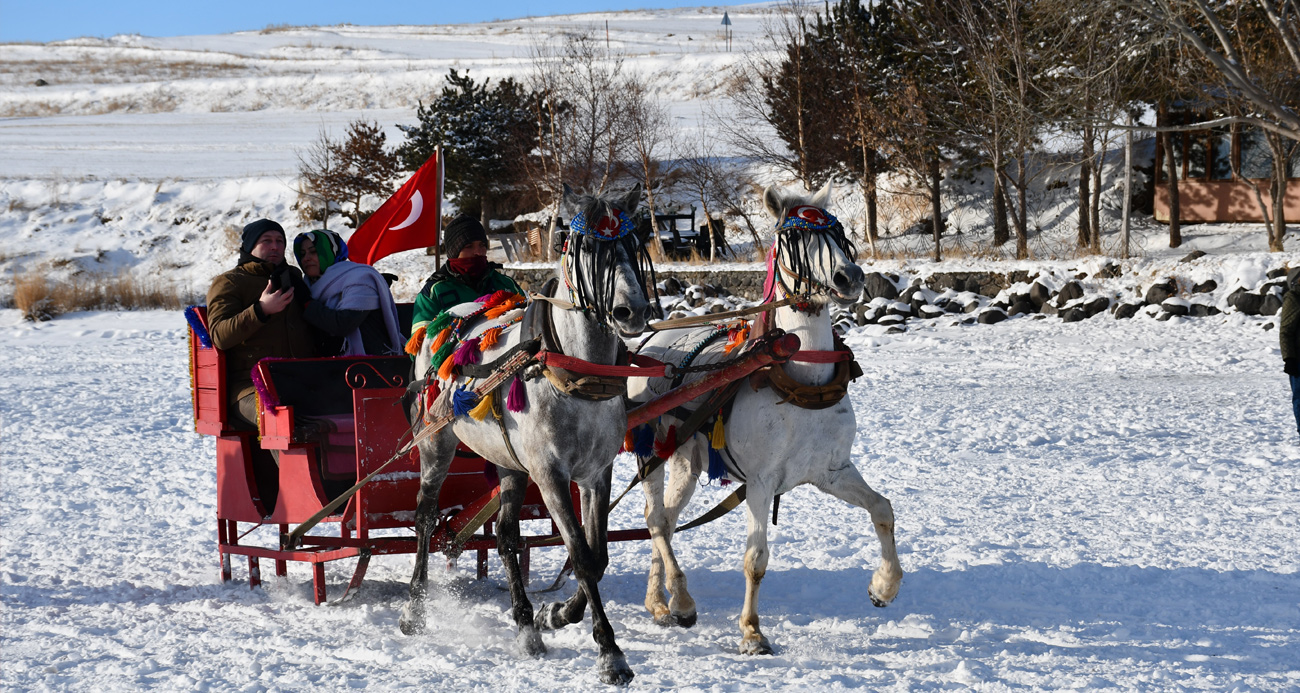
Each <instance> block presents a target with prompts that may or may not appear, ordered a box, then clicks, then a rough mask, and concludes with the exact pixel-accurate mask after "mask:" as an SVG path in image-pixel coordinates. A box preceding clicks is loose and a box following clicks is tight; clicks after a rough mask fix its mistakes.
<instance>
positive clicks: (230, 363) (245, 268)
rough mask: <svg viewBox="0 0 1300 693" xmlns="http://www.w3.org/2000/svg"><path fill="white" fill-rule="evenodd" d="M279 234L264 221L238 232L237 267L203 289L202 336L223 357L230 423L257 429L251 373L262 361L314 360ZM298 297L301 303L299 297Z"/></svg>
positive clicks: (298, 276) (295, 277)
mask: <svg viewBox="0 0 1300 693" xmlns="http://www.w3.org/2000/svg"><path fill="white" fill-rule="evenodd" d="M284 251H285V236H284V229H283V228H281V227H280V225H279V224H277V223H275V222H274V221H271V220H270V219H259V220H257V221H255V222H253V223H251V224H248V225H247V226H245V227H244V230H243V233H242V234H241V245H240V249H239V264H238V265H237V266H236V267H235V269H232V270H230V271H228V272H224V273H222V274H220V275H218V276H217V277H216V278H215V279H213V280H212V286H211V287H209V288H208V332H209V333H210V334H211V335H212V343H213V344H214V345H216V347H217V348H218V349H221V350H222V351H225V352H226V388H227V392H228V393H229V396H230V409H229V411H230V415H231V419H232V421H233V422H234V423H236V424H242V425H244V426H246V427H248V428H250V429H254V430H255V429H256V428H257V390H256V388H254V387H253V376H252V370H253V367H254V366H255V365H257V362H258V361H259V360H260V359H263V358H266V357H268V356H274V357H281V358H307V357H311V356H314V355H315V354H314V353H313V346H312V345H313V340H312V333H311V331H310V328H309V327H308V326H307V323H306V322H305V321H304V320H303V317H302V302H301V301H295V300H294V289H293V287H294V286H295V285H297V286H305V285H304V284H303V283H302V273H301V272H299V271H298V269H297V268H296V267H291V266H289V265H288V264H286V263H285V259H284ZM299 298H305V297H303V296H300V297H299Z"/></svg>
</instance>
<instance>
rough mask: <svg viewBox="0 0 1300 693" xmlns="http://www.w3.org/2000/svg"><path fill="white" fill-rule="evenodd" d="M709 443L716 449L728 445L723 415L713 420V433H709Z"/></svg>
mask: <svg viewBox="0 0 1300 693" xmlns="http://www.w3.org/2000/svg"><path fill="white" fill-rule="evenodd" d="M709 445H710V447H712V448H713V449H714V450H721V449H723V448H725V447H727V430H726V424H724V423H722V417H721V416H719V417H717V418H716V419H714V420H713V433H711V434H710V435H709Z"/></svg>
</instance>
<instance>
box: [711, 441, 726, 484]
mask: <svg viewBox="0 0 1300 693" xmlns="http://www.w3.org/2000/svg"><path fill="white" fill-rule="evenodd" d="M726 477H727V465H725V464H723V463H722V453H721V452H718V451H717V450H715V449H714V448H713V446H712V445H710V446H709V481H717V480H719V479H722V480H723V482H724V483H725V481H726Z"/></svg>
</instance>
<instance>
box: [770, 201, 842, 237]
mask: <svg viewBox="0 0 1300 693" xmlns="http://www.w3.org/2000/svg"><path fill="white" fill-rule="evenodd" d="M839 225H840V220H839V219H836V218H835V216H834V215H832V214H831V213H830V212H828V211H826V210H824V209H820V208H818V207H813V206H811V205H799V206H798V207H795V208H793V209H791V210H790V211H789V212H787V213H786V215H785V219H783V220H782V221H781V223H780V224H779V225H777V229H778V230H781V231H784V230H786V229H807V230H809V231H826V230H829V229H833V228H835V227H837V226H839Z"/></svg>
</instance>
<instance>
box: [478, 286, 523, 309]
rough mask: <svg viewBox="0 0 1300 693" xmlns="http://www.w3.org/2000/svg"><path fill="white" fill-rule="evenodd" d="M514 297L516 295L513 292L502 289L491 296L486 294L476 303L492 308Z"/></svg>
mask: <svg viewBox="0 0 1300 693" xmlns="http://www.w3.org/2000/svg"><path fill="white" fill-rule="evenodd" d="M514 295H515V294H514V292H513V291H508V290H506V289H500V290H498V291H494V292H492V293H490V294H484V295H482V296H479V297H478V298H476V299H474V302H475V303H482V304H483V305H485V306H488V307H489V308H490V307H492V306H495V305H496V304H498V303H500V302H502V301H504V300H506V299H508V298H510V297H511V296H514Z"/></svg>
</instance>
